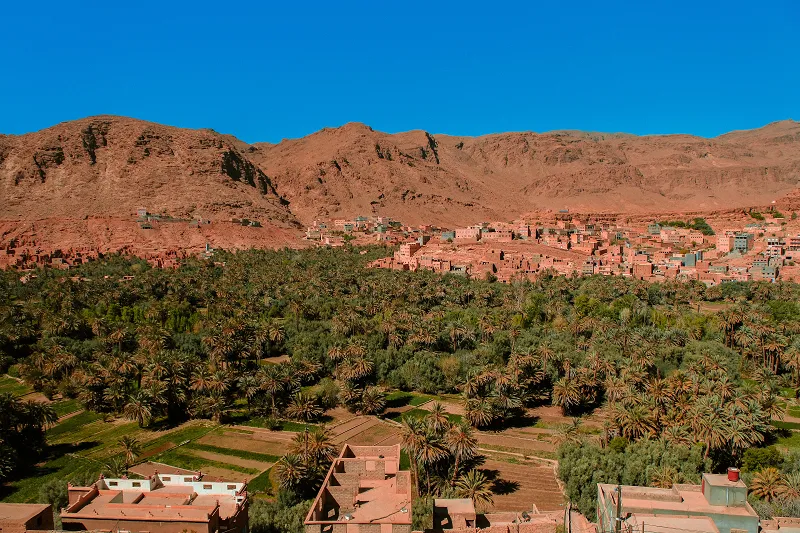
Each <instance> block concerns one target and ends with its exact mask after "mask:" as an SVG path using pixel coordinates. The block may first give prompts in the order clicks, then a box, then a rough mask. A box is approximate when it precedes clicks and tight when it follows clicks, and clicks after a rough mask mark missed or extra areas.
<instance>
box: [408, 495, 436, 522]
mask: <svg viewBox="0 0 800 533" xmlns="http://www.w3.org/2000/svg"><path fill="white" fill-rule="evenodd" d="M413 507H414V513H413V515H412V517H411V521H412V524H411V529H412V530H413V531H425V530H428V529H433V496H430V495H427V496H420V497H419V498H415V499H414V503H413Z"/></svg>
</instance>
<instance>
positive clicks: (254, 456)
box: [184, 442, 280, 463]
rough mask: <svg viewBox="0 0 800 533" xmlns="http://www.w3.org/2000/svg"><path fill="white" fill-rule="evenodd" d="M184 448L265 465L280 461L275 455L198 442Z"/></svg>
mask: <svg viewBox="0 0 800 533" xmlns="http://www.w3.org/2000/svg"><path fill="white" fill-rule="evenodd" d="M184 448H186V449H189V450H202V451H206V452H214V453H219V454H222V455H230V456H233V457H239V458H240V459H250V460H253V461H263V462H265V463H274V462H276V461H277V460H278V459H280V457H277V456H275V455H269V454H266V453H257V452H248V451H246V450H236V449H233V448H221V447H219V446H211V445H210V444H199V443H196V442H191V443H189V444H187V445H186V446H184Z"/></svg>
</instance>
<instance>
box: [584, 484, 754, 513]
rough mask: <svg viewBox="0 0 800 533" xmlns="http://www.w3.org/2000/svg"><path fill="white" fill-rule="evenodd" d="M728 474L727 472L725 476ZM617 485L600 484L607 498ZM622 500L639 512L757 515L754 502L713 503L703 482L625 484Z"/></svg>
mask: <svg viewBox="0 0 800 533" xmlns="http://www.w3.org/2000/svg"><path fill="white" fill-rule="evenodd" d="M723 477H724V476H723ZM616 487H617V486H616V485H613V484H606V483H600V484H598V488H599V489H600V490H601V491H603V493H604V495H605V496H606V497H607V498H610V497H611V494H612V493H613V492H614V489H615V488H616ZM622 501H623V505H624V508H625V510H626V511H630V512H635V513H637V514H639V513H644V514H651V515H654V514H658V512H659V511H669V512H671V513H675V514H680V513H681V512H684V513H686V514H687V515H688V514H724V515H738V516H757V515H756V513H755V511H753V508H752V507H750V505H749V504H748V505H743V506H725V505H712V504H710V503H709V502H708V500H706V498H705V496H703V493H702V491H701V487H700V485H675V486H673V487H672V488H671V489H659V488H654V487H633V486H627V485H623V486H622Z"/></svg>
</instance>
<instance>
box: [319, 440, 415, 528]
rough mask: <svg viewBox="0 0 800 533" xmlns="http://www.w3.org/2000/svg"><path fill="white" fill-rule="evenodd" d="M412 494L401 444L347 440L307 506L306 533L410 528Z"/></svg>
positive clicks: (409, 475) (409, 474)
mask: <svg viewBox="0 0 800 533" xmlns="http://www.w3.org/2000/svg"><path fill="white" fill-rule="evenodd" d="M411 498H412V496H411V473H410V472H409V471H407V470H400V445H399V444H398V445H394V446H350V445H349V444H345V445H344V448H342V453H341V454H339V457H338V458H336V459H334V461H333V464H332V465H331V468H330V470H329V471H328V475H327V476H326V477H325V480H324V481H323V483H322V488H321V489H320V490H319V493H318V494H317V497H316V499H315V500H314V503H313V504H312V506H311V509H310V510H309V511H308V515H307V516H306V519H305V522H304V524H305V532H306V533H411Z"/></svg>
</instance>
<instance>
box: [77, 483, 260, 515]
mask: <svg viewBox="0 0 800 533" xmlns="http://www.w3.org/2000/svg"><path fill="white" fill-rule="evenodd" d="M246 489H247V486H246V485H245V484H244V483H234V482H230V483H229V482H215V481H209V480H197V479H196V478H195V477H194V476H191V477H190V476H184V475H182V474H156V475H153V476H152V477H150V478H146V479H103V478H101V479H99V480H98V481H97V482H96V483H95V484H94V485H92V486H90V487H70V493H71V494H70V505H69V506H68V507H67V508H66V509H65V510H64V512H62V518H63V519H68V520H69V519H127V520H156V521H169V520H172V521H189V522H207V521H208V520H209V516H210V515H212V514H214V512H215V511H217V509H219V511H218V512H219V517H220V519H222V520H226V519H228V518H229V517H231V516H233V515H235V514H236V512H237V510H238V507H237V506H239V505H241V504H243V503H244V502H246V500H247V490H246ZM72 493H75V494H76V498H75V499H73V497H72Z"/></svg>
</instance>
